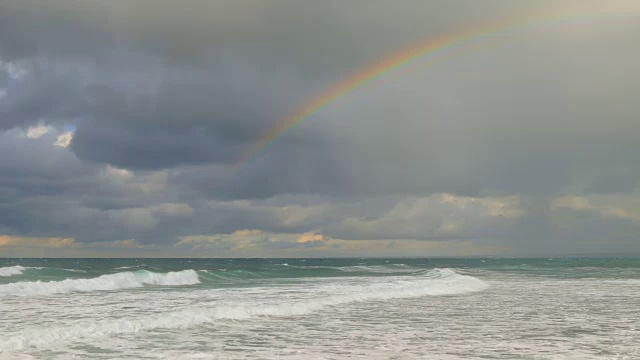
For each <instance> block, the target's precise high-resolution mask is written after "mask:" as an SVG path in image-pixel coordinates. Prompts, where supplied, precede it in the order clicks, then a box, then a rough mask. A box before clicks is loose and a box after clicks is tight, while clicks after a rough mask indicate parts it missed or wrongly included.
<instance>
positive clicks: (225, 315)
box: [0, 269, 489, 353]
mask: <svg viewBox="0 0 640 360" xmlns="http://www.w3.org/2000/svg"><path fill="white" fill-rule="evenodd" d="M488 287H489V285H488V284H487V283H485V282H484V281H482V280H480V279H478V278H475V277H472V276H467V275H460V274H458V273H456V272H455V271H453V270H450V269H434V270H431V271H429V272H428V273H427V274H425V276H421V277H420V278H419V279H418V280H410V281H409V280H407V281H400V282H392V283H389V282H382V283H377V284H369V285H355V286H353V285H352V286H349V288H348V289H349V290H350V291H349V292H348V293H344V294H340V295H335V296H326V297H321V298H313V299H307V300H301V301H278V302H272V303H265V304H245V305H235V306H219V307H191V308H188V309H184V310H180V311H172V312H166V313H161V314H156V315H150V316H145V317H141V318H137V319H131V318H129V319H113V320H102V321H94V322H83V323H80V324H76V325H73V326H67V327H58V328H50V329H42V328H34V329H32V330H30V331H23V332H21V333H20V334H19V335H18V334H16V335H13V336H8V337H5V338H2V339H0V353H1V352H3V351H19V350H22V349H24V348H30V347H34V348H38V347H43V346H47V345H49V344H52V343H61V342H68V341H76V340H78V339H83V338H96V337H102V336H110V335H116V334H123V333H124V334H126V333H136V332H140V331H150V330H155V329H173V328H189V327H193V326H198V325H202V324H207V323H214V322H216V321H219V320H224V319H231V320H246V319H251V318H255V317H290V316H303V315H305V314H309V313H312V312H315V311H320V310H323V309H325V308H327V307H332V306H337V305H342V304H348V303H355V302H364V301H381V300H391V299H402V298H415V297H423V296H438V295H456V294H465V293H471V292H477V291H482V290H484V289H486V288H488Z"/></svg>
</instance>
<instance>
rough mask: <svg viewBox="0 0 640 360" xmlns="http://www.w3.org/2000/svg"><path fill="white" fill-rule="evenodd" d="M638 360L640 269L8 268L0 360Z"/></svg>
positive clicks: (68, 264)
mask: <svg viewBox="0 0 640 360" xmlns="http://www.w3.org/2000/svg"><path fill="white" fill-rule="evenodd" d="M347 358H348V359H640V260H638V259H577V258H570V259H489V258H488V259H460V258H456V259H425V258H413V259H409V258H402V259H399V258H394V259H0V359H347Z"/></svg>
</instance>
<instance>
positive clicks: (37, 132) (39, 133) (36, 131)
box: [25, 125, 52, 139]
mask: <svg viewBox="0 0 640 360" xmlns="http://www.w3.org/2000/svg"><path fill="white" fill-rule="evenodd" d="M51 130H52V129H51V127H49V126H45V125H40V126H32V127H30V128H28V129H27V132H26V133H25V135H26V136H27V137H28V138H29V139H39V138H41V137H43V136H45V135H46V134H48V133H49V132H51Z"/></svg>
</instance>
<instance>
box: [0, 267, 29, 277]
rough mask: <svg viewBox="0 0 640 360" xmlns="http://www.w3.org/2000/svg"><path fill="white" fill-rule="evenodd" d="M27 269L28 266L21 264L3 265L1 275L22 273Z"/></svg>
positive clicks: (0, 269)
mask: <svg viewBox="0 0 640 360" xmlns="http://www.w3.org/2000/svg"><path fill="white" fill-rule="evenodd" d="M25 270H27V268H26V267H24V266H20V265H15V266H7V267H1V268H0V276H13V275H21V274H22V273H23V272H24V271H25Z"/></svg>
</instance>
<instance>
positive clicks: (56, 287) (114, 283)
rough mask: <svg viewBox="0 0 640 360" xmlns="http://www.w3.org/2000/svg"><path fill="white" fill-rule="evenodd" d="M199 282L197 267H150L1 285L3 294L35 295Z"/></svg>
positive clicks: (0, 294)
mask: <svg viewBox="0 0 640 360" xmlns="http://www.w3.org/2000/svg"><path fill="white" fill-rule="evenodd" d="M198 283H200V278H199V277H198V273H197V272H196V271H195V270H182V271H176V272H167V273H155V272H151V271H147V270H140V271H127V272H120V273H115V274H107V275H102V276H98V277H95V278H88V279H81V278H71V279H65V280H60V281H23V282H14V283H9V284H3V285H0V296H2V295H4V296H32V295H52V294H68V293H74V292H92V291H108V290H121V289H133V288H139V287H143V286H145V285H161V286H179V285H194V284H198Z"/></svg>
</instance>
